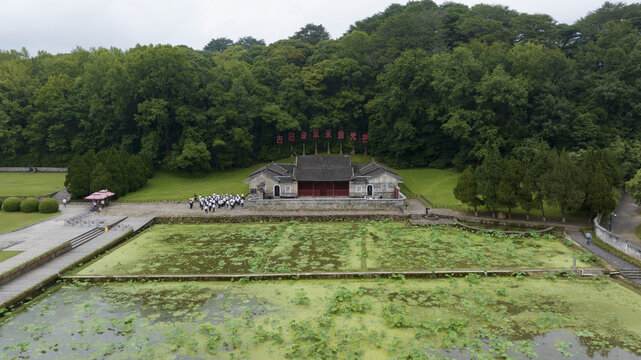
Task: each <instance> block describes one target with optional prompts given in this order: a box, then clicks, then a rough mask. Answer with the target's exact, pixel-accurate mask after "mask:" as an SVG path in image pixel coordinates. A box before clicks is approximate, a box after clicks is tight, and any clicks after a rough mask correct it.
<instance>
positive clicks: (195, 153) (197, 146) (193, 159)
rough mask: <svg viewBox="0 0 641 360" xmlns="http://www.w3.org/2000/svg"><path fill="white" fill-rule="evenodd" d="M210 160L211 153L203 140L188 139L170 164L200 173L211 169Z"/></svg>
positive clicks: (176, 167)
mask: <svg viewBox="0 0 641 360" xmlns="http://www.w3.org/2000/svg"><path fill="white" fill-rule="evenodd" d="M210 160H211V153H210V152H209V150H207V145H205V143H204V142H202V141H201V142H199V143H195V142H194V141H193V140H191V139H188V140H186V141H185V144H184V145H183V148H182V152H181V153H180V155H178V157H176V159H175V160H174V163H173V164H172V165H173V167H174V168H175V169H180V170H184V171H187V172H191V173H194V174H196V175H201V174H204V173H206V172H207V171H209V170H211V166H210V165H209V164H210Z"/></svg>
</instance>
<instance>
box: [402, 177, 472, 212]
mask: <svg viewBox="0 0 641 360" xmlns="http://www.w3.org/2000/svg"><path fill="white" fill-rule="evenodd" d="M397 172H398V174H399V175H400V176H401V177H402V178H403V179H404V180H405V182H404V184H405V186H407V187H408V188H409V189H410V191H412V192H413V193H415V194H416V195H423V196H425V197H426V198H428V199H429V200H430V201H431V202H432V203H433V204H434V206H436V207H449V206H453V205H456V204H458V201H457V200H456V199H455V198H454V193H453V191H454V187H455V186H456V181H457V180H458V177H459V175H460V173H459V172H457V171H452V170H441V169H428V168H415V169H404V170H398V171H397Z"/></svg>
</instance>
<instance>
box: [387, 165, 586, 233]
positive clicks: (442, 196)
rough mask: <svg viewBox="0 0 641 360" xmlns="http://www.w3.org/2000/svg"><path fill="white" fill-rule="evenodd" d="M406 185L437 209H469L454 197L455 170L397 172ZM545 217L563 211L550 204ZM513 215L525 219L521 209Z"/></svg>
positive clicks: (576, 213) (578, 214)
mask: <svg viewBox="0 0 641 360" xmlns="http://www.w3.org/2000/svg"><path fill="white" fill-rule="evenodd" d="M397 172H398V173H399V175H401V177H402V178H403V179H405V183H404V184H403V186H405V187H407V189H409V190H410V192H411V193H413V194H410V195H423V196H424V197H426V198H427V199H428V200H429V201H431V202H432V203H433V204H434V207H436V208H452V209H454V210H460V211H468V207H467V206H466V205H465V204H461V205H459V201H458V200H457V199H456V198H455V197H454V187H456V182H457V181H458V178H459V176H460V173H459V172H457V171H453V170H441V169H428V168H416V169H404V170H398V171H397ZM402 190H403V189H401V191H402ZM478 210H479V212H484V213H489V211H490V210H489V209H487V208H486V207H484V206H479V208H478ZM544 210H545V216H546V217H548V218H555V219H559V221H560V218H561V209H559V208H557V207H555V206H550V205H548V204H546V205H544ZM497 212H503V213H504V214H505V215H506V216H507V214H508V209H507V208H499V209H497ZM512 214H513V215H516V216H520V217H524V215H525V210H523V209H521V208H520V207H516V208H514V209H512ZM540 216H541V211H540V210H533V211H531V212H530V217H531V218H532V219H535V218H536V219H538V218H540ZM587 216H589V214H585V213H582V212H580V211H574V212H567V213H566V217H567V218H571V219H572V218H573V219H577V218H586V217H587Z"/></svg>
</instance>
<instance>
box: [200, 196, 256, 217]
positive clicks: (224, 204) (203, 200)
mask: <svg viewBox="0 0 641 360" xmlns="http://www.w3.org/2000/svg"><path fill="white" fill-rule="evenodd" d="M195 202H198V206H200V210H202V211H204V212H205V214H207V213H213V212H215V211H216V209H228V210H233V209H234V208H235V207H236V206H239V207H245V194H236V195H234V194H220V195H219V194H216V193H213V194H211V195H207V196H202V195H198V194H194V197H193V198H192V199H189V209H193V208H194V203H195Z"/></svg>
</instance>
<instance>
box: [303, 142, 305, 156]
mask: <svg viewBox="0 0 641 360" xmlns="http://www.w3.org/2000/svg"><path fill="white" fill-rule="evenodd" d="M303 156H305V143H303Z"/></svg>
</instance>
